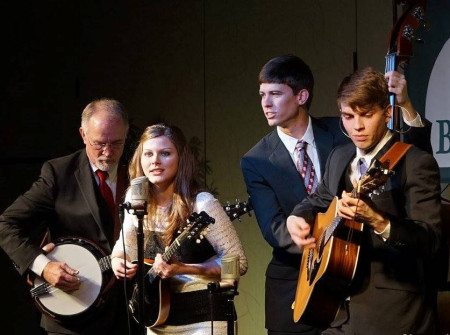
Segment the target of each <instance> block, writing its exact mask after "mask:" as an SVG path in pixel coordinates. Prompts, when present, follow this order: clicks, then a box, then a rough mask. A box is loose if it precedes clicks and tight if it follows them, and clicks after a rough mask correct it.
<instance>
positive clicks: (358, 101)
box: [337, 67, 389, 110]
mask: <svg viewBox="0 0 450 335" xmlns="http://www.w3.org/2000/svg"><path fill="white" fill-rule="evenodd" d="M337 103H338V107H339V109H340V107H341V104H343V103H344V104H346V105H348V106H349V107H350V108H352V109H355V108H356V107H359V108H361V109H363V110H365V109H371V108H372V107H374V106H379V107H381V108H386V107H387V106H388V105H389V90H388V85H387V82H386V79H385V77H384V74H383V73H381V72H378V71H375V70H374V69H373V68H371V67H366V68H364V69H362V70H357V71H355V72H353V73H352V74H350V75H348V76H347V77H345V78H344V79H343V80H342V81H341V83H340V84H339V87H338V91H337Z"/></svg>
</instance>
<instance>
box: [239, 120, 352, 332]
mask: <svg viewBox="0 0 450 335" xmlns="http://www.w3.org/2000/svg"><path fill="white" fill-rule="evenodd" d="M338 120H339V119H337V118H324V119H321V120H318V119H315V118H312V126H313V132H314V139H315V142H316V146H317V151H318V156H319V160H320V166H321V171H322V174H323V172H324V168H325V164H326V160H327V157H328V155H329V153H330V152H331V150H332V149H333V147H335V146H336V145H337V144H339V143H345V142H346V141H348V139H347V138H346V137H344V135H343V134H342V133H341V131H340V129H339V124H338ZM241 167H242V173H243V175H244V180H245V183H246V185H247V192H248V194H249V195H250V198H251V202H252V205H253V208H254V212H255V215H256V219H257V221H258V225H259V227H260V229H261V232H262V234H263V236H264V238H265V240H266V241H267V242H268V243H269V244H270V245H271V246H272V248H273V253H272V255H273V257H272V260H271V261H270V263H269V265H268V267H267V271H266V302H265V306H266V328H267V329H269V330H276V331H285V332H300V333H301V332H305V333H307V332H310V331H311V332H314V330H313V327H310V326H306V325H301V324H296V323H294V321H293V316H292V309H291V305H292V303H293V302H294V295H295V289H296V286H297V278H298V271H299V267H300V260H301V254H300V249H299V248H298V247H297V246H296V245H295V244H294V243H293V242H292V239H291V237H290V235H289V232H288V230H287V228H286V218H287V216H288V214H289V213H290V212H291V211H292V209H293V208H294V206H295V205H296V204H298V203H299V202H300V201H302V200H303V199H304V198H305V197H306V196H307V193H306V189H305V186H304V185H303V181H302V180H301V177H300V175H299V173H298V171H297V169H296V168H295V165H294V163H293V161H292V159H291V157H290V156H289V153H288V151H287V150H286V147H285V146H284V144H283V142H281V140H280V138H279V136H278V134H277V131H276V130H274V131H272V132H271V133H269V134H268V135H267V136H265V137H264V138H263V139H262V140H261V141H259V142H258V143H257V144H256V145H255V146H254V147H253V148H252V149H251V150H250V151H248V152H247V153H246V154H245V155H244V157H243V158H242V160H241Z"/></svg>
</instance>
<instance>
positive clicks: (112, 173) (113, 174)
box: [89, 162, 117, 183]
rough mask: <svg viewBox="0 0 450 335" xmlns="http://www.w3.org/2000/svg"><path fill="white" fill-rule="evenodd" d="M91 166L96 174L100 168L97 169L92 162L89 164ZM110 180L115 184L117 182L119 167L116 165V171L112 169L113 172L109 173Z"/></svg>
mask: <svg viewBox="0 0 450 335" xmlns="http://www.w3.org/2000/svg"><path fill="white" fill-rule="evenodd" d="M89 164H90V165H91V169H92V171H94V173H95V171H97V170H98V167H96V166H95V165H94V164H92V163H91V162H89ZM96 178H97V177H96ZM108 180H109V181H111V182H113V183H114V182H116V181H117V165H116V167H115V168H114V169H112V170H111V171H108Z"/></svg>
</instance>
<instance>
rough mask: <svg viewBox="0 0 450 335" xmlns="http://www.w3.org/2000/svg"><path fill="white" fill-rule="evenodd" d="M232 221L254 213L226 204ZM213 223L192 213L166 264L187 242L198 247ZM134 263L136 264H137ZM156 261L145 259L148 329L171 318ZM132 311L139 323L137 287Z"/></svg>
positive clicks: (238, 204)
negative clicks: (155, 264)
mask: <svg viewBox="0 0 450 335" xmlns="http://www.w3.org/2000/svg"><path fill="white" fill-rule="evenodd" d="M223 209H224V210H225V212H226V213H227V215H228V217H229V218H230V220H231V221H233V220H235V219H240V217H241V216H242V215H244V214H249V215H250V212H251V210H252V209H253V208H252V206H251V203H250V201H249V200H247V201H243V202H239V201H238V200H237V201H236V203H235V204H230V203H227V205H226V206H224V207H223ZM214 221H215V220H214V219H213V218H212V217H210V216H209V215H208V214H206V213H205V212H201V213H200V214H197V213H193V214H191V216H190V217H189V218H188V225H187V226H186V227H184V228H183V231H182V232H181V233H180V235H179V236H178V237H177V238H176V239H175V240H174V241H173V242H172V243H171V244H170V246H169V247H168V249H167V250H166V251H165V252H164V254H163V255H162V258H163V260H164V261H166V262H168V261H169V260H170V259H171V258H172V256H173V255H174V254H175V252H176V251H177V250H178V249H179V248H180V247H181V245H182V244H184V243H185V242H186V241H189V240H193V239H195V240H196V242H197V243H200V242H201V239H202V238H203V237H204V236H205V235H206V233H207V231H206V230H207V227H208V226H209V225H210V224H212V223H214ZM134 262H135V263H136V262H137V261H134ZM152 265H153V260H151V259H147V258H144V266H145V271H146V275H145V278H144V283H145V287H144V317H143V323H144V325H145V326H146V327H149V328H152V327H155V326H159V325H162V324H163V323H164V322H165V321H166V320H167V318H168V316H169V311H170V293H169V290H168V287H167V281H165V280H161V278H160V277H159V276H158V274H157V273H155V271H154V270H153V268H152ZM129 309H130V312H131V315H132V316H133V318H134V320H135V321H136V322H138V323H139V289H138V285H137V284H136V283H135V284H134V289H133V293H132V296H131V299H130V301H129Z"/></svg>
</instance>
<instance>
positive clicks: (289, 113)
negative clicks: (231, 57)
mask: <svg viewBox="0 0 450 335" xmlns="http://www.w3.org/2000/svg"><path fill="white" fill-rule="evenodd" d="M386 80H388V82H389V91H390V92H392V93H394V94H396V97H397V104H399V105H400V106H402V107H405V108H406V109H408V110H409V112H410V113H409V114H405V115H403V117H404V119H405V122H407V123H408V124H409V125H411V126H412V127H411V129H410V131H408V132H407V133H406V134H405V135H406V136H407V137H408V138H409V141H412V143H415V144H416V145H418V144H421V146H423V147H430V144H429V143H430V127H429V122H427V121H425V120H423V121H424V124H425V127H418V125H419V124H420V123H421V122H420V121H419V120H420V116H419V115H418V114H417V112H416V111H415V109H414V108H413V106H412V105H411V101H410V99H409V97H408V93H407V87H406V80H405V77H404V76H403V75H401V74H400V73H398V72H395V71H394V72H390V73H387V74H386ZM313 90H314V77H313V74H312V72H311V69H310V68H309V66H308V65H307V64H306V63H305V62H304V61H303V60H302V59H300V58H299V57H297V56H295V55H282V56H277V57H274V58H272V59H270V60H269V61H268V62H267V63H266V64H265V65H264V66H263V68H262V69H261V72H260V73H259V94H260V96H261V107H262V109H263V112H264V116H265V117H266V119H267V122H268V124H269V126H272V127H275V129H274V130H273V131H271V132H270V133H269V134H267V135H266V136H265V137H264V138H262V139H261V140H260V141H259V142H258V143H257V144H256V145H255V146H254V147H253V148H251V149H250V150H249V151H248V152H247V153H246V154H245V155H244V157H243V158H242V160H241V168H242V174H243V176H244V180H245V184H246V186H247V192H248V194H249V195H250V197H251V201H252V205H253V208H254V212H255V215H256V219H257V221H258V225H259V228H260V230H261V233H262V234H263V236H264V239H265V240H266V241H267V243H269V244H270V246H271V247H272V248H273V252H272V259H271V260H270V263H269V264H268V267H267V271H266V287H265V291H266V295H265V315H266V319H265V323H266V328H267V331H268V334H274V335H284V334H286V335H291V334H293V333H295V334H308V335H314V334H318V333H319V330H318V329H317V328H315V327H313V326H312V325H308V324H305V323H301V322H297V323H296V322H294V321H293V318H292V309H291V306H292V303H293V301H294V299H295V289H296V286H297V278H298V273H299V265H300V261H301V250H300V249H299V248H298V247H297V246H296V245H295V244H294V242H293V241H292V239H291V237H290V235H289V232H288V230H287V229H286V218H287V217H288V215H289V214H290V213H291V211H292V209H293V208H294V206H295V205H296V204H297V203H299V202H300V201H302V200H303V199H304V198H305V197H306V196H307V195H308V191H307V189H306V187H305V185H304V180H303V178H302V176H301V175H300V173H299V172H298V169H297V167H296V163H297V156H298V153H297V150H296V143H298V141H299V140H303V141H305V142H307V146H306V152H307V153H308V156H309V157H310V158H311V160H312V163H313V166H314V168H315V173H316V176H317V180H320V177H321V176H322V175H323V173H324V168H325V163H326V160H327V157H328V155H329V154H330V152H331V150H332V149H333V148H334V147H335V146H337V145H339V144H342V143H347V142H348V141H349V140H348V138H346V137H345V136H344V135H343V134H342V132H341V130H340V129H339V119H338V118H333V117H328V118H321V119H318V118H315V117H313V116H312V115H311V114H310V110H311V109H310V108H311V103H312V97H313ZM313 187H314V186H313Z"/></svg>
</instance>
